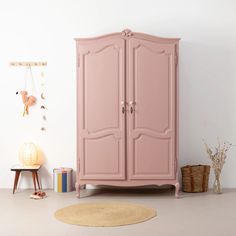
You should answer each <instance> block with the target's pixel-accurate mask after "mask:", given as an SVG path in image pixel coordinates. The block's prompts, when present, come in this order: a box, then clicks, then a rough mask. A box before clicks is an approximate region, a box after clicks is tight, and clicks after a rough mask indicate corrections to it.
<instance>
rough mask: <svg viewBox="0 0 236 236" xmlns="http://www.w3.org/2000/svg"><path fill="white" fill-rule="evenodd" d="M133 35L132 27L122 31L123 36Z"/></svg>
mask: <svg viewBox="0 0 236 236" xmlns="http://www.w3.org/2000/svg"><path fill="white" fill-rule="evenodd" d="M132 35H133V32H132V31H131V30H130V29H125V30H123V31H122V36H124V37H131V36H132Z"/></svg>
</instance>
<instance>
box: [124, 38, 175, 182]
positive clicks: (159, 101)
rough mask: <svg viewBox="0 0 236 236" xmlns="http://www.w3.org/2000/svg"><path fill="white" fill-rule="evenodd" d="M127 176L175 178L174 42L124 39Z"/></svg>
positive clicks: (137, 177) (133, 177)
mask: <svg viewBox="0 0 236 236" xmlns="http://www.w3.org/2000/svg"><path fill="white" fill-rule="evenodd" d="M127 48H128V52H127V54H128V58H129V59H128V62H127V63H128V65H127V67H128V90H127V97H128V99H127V101H128V102H129V114H128V136H127V137H128V161H129V179H149V180H150V179H174V178H175V155H176V152H175V135H176V132H175V127H176V123H175V122H176V119H175V117H176V114H175V112H176V77H175V74H176V67H175V63H176V62H175V53H176V48H175V45H174V44H173V43H172V44H167V43H163V42H162V43H158V42H155V41H151V40H149V39H148V38H147V39H144V38H142V39H138V38H130V39H129V41H128V45H127Z"/></svg>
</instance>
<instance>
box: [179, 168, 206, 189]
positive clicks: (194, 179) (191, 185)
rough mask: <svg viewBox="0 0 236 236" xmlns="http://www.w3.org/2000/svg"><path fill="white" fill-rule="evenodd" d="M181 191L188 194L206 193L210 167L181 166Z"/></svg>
mask: <svg viewBox="0 0 236 236" xmlns="http://www.w3.org/2000/svg"><path fill="white" fill-rule="evenodd" d="M181 172H182V191H183V192H188V193H199V192H207V190H208V179H209V173H210V166H208V165H194V166H190V165H188V166H183V167H182V168H181Z"/></svg>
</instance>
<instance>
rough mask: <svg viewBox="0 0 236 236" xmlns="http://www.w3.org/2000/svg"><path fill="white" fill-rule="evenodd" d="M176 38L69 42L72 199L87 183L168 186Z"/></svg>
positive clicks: (172, 163)
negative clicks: (73, 87)
mask: <svg viewBox="0 0 236 236" xmlns="http://www.w3.org/2000/svg"><path fill="white" fill-rule="evenodd" d="M178 44H179V39H178V38H160V37H156V36H151V35H147V34H143V33H135V32H132V31H130V30H128V29H127V30H124V31H123V32H121V33H113V34H109V35H104V36H100V37H95V38H85V39H80V38H79V39H76V46H77V158H78V159H77V163H78V164H77V181H76V189H77V195H78V197H79V196H80V189H81V188H82V187H83V186H85V185H86V184H92V185H113V186H144V185H164V184H171V185H174V186H175V189H176V190H175V195H176V197H178V193H179V182H178Z"/></svg>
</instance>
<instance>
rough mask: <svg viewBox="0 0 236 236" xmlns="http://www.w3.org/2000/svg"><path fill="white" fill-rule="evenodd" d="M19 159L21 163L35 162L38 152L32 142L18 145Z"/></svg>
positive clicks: (28, 164)
mask: <svg viewBox="0 0 236 236" xmlns="http://www.w3.org/2000/svg"><path fill="white" fill-rule="evenodd" d="M19 159H20V162H21V164H22V165H24V166H32V165H35V164H37V161H38V153H37V148H36V146H35V145H34V144H33V143H24V144H23V145H22V146H21V147H20V152H19Z"/></svg>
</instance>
